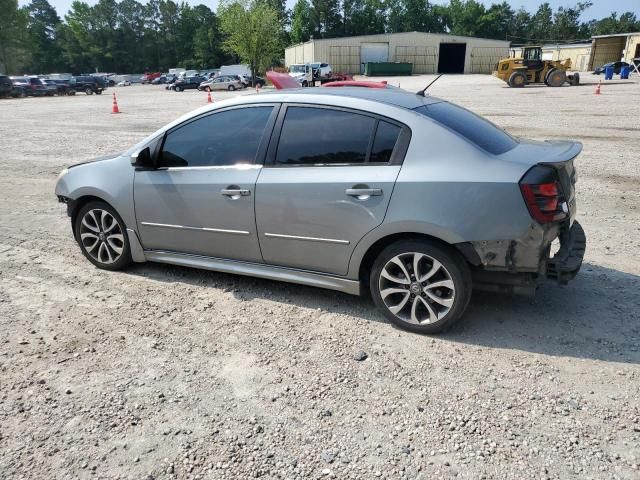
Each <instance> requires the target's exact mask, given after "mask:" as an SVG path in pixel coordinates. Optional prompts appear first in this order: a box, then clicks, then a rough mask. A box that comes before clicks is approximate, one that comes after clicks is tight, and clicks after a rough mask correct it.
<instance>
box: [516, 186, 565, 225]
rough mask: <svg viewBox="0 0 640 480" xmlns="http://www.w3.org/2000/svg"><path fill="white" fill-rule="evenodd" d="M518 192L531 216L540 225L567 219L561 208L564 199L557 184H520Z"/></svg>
mask: <svg viewBox="0 0 640 480" xmlns="http://www.w3.org/2000/svg"><path fill="white" fill-rule="evenodd" d="M520 190H521V191H522V196H523V197H524V201H525V203H526V204H527V208H528V209H529V213H530V214H531V216H532V217H533V218H534V219H535V220H537V221H538V222H540V223H550V222H557V221H559V220H564V219H565V218H567V212H565V211H564V209H563V208H562V206H563V204H564V203H565V202H564V199H563V198H562V193H561V189H560V185H559V184H558V182H552V183H540V184H529V183H521V184H520Z"/></svg>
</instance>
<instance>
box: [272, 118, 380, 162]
mask: <svg viewBox="0 0 640 480" xmlns="http://www.w3.org/2000/svg"><path fill="white" fill-rule="evenodd" d="M375 125H376V119H375V118H373V117H369V116H366V115H359V114H357V113H352V112H346V111H343V110H334V109H330V108H313V107H289V108H287V114H286V116H285V119H284V123H283V125H282V132H281V133H280V142H279V144H278V150H277V153H276V159H275V163H276V165H291V166H294V165H307V166H309V165H353V164H361V163H365V162H366V161H367V153H368V150H369V144H370V141H371V136H372V135H373V133H374V128H375Z"/></svg>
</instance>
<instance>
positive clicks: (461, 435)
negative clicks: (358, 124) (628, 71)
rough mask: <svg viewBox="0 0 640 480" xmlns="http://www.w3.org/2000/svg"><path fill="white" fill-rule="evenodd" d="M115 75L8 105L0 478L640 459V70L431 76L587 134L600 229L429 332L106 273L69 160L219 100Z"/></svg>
mask: <svg viewBox="0 0 640 480" xmlns="http://www.w3.org/2000/svg"><path fill="white" fill-rule="evenodd" d="M585 77H587V78H586V80H590V81H592V80H593V78H592V77H591V75H585V76H583V79H584V78H585ZM390 80H391V79H390ZM428 81H429V77H426V76H425V77H413V78H400V79H397V78H396V79H393V80H392V82H394V83H395V82H400V84H401V86H402V87H403V88H407V89H409V90H417V89H418V88H419V87H421V86H422V85H424V84H426V82H428ZM114 91H115V92H117V93H118V100H119V105H120V109H121V110H122V111H123V112H124V113H123V114H121V115H111V114H110V111H111V96H110V95H102V96H85V95H82V94H79V95H77V96H76V97H70V98H43V99H24V100H4V101H0V153H1V156H0V169H1V170H2V175H1V177H0V199H1V201H0V477H1V478H5V479H13V478H190V477H193V478H212V479H214V478H220V479H229V478H249V477H265V478H291V479H293V478H317V477H326V478H341V479H342V478H361V479H369V478H376V477H380V478H390V479H395V478H425V479H426V478H452V477H457V478H469V479H478V478H509V479H513V478H518V479H527V478H554V479H567V478H580V479H585V478H612V479H613V478H621V479H623V478H624V479H638V478H640V466H639V464H640V367H639V364H640V208H639V206H640V162H639V153H640V150H639V139H640V123H639V121H638V112H637V107H636V106H637V104H638V99H639V98H640V81H638V80H637V78H636V80H634V81H630V82H627V83H625V84H621V83H618V84H606V85H605V86H604V87H603V90H602V95H601V96H599V97H597V96H595V95H594V94H593V85H585V86H580V87H565V88H561V89H553V88H546V87H527V88H525V89H522V90H516V89H509V88H507V87H506V85H505V84H503V83H501V82H500V81H498V80H496V79H494V78H492V77H488V76H471V75H469V76H457V77H456V76H451V77H444V78H442V79H441V80H439V81H438V83H436V84H435V85H434V87H433V89H432V93H433V94H434V95H437V96H441V97H444V98H446V99H449V100H452V101H454V102H457V103H459V104H461V105H463V106H465V107H468V108H470V109H472V110H474V111H475V112H477V113H480V114H482V115H485V116H487V117H488V118H489V119H491V120H493V121H494V122H496V123H497V124H499V125H501V126H503V127H505V128H506V129H508V130H509V131H510V132H512V133H514V134H516V135H523V136H530V137H534V138H538V139H544V138H572V139H576V140H580V141H581V142H583V143H584V152H583V153H582V155H581V156H580V157H579V158H578V159H577V168H578V176H579V182H578V186H577V187H578V201H579V204H578V208H579V218H580V221H581V222H582V224H583V226H584V227H585V230H586V232H587V236H588V250H587V254H586V259H585V264H584V266H583V270H582V272H581V273H580V274H579V276H578V277H577V278H576V280H575V281H573V282H572V283H571V284H570V285H569V286H567V287H562V288H560V287H558V286H555V285H552V284H548V285H545V286H543V287H542V288H541V290H540V291H539V292H538V295H537V297H536V298H535V300H533V301H530V300H525V299H520V298H510V297H503V296H498V295H488V294H475V295H474V297H473V299H472V303H471V305H470V308H469V311H468V313H467V315H466V317H465V320H464V321H463V322H462V323H461V324H460V325H459V326H458V327H456V329H455V330H454V331H452V332H449V333H447V334H445V335H442V336H438V337H427V336H418V335H413V334H409V333H406V332H404V331H401V330H398V329H395V328H394V327H392V326H391V325H390V324H388V323H387V322H386V321H385V320H384V319H383V317H382V315H380V314H379V313H377V312H376V311H375V309H374V307H373V306H372V304H371V303H370V302H369V301H368V300H366V299H358V298H355V297H350V296H348V295H342V294H337V293H333V292H330V291H323V290H317V289H312V288H306V287H301V286H295V285H286V284H279V283H273V282H268V281H262V280H256V279H251V278H244V277H234V276H230V275H223V274H218V273H213V272H204V271H197V270H190V269H187V268H178V267H171V266H166V265H157V264H143V265H138V266H136V267H134V268H132V269H131V270H129V271H127V272H124V273H109V272H105V271H100V270H97V269H95V268H93V267H92V265H90V264H89V262H87V261H86V260H85V259H84V257H83V256H82V255H81V253H80V250H79V248H78V246H77V245H76V244H75V243H74V241H73V239H72V235H71V230H70V225H69V220H68V219H67V217H66V215H65V209H64V206H62V205H60V204H58V203H57V202H56V199H55V197H54V195H53V187H54V183H55V181H56V176H57V174H58V172H59V171H60V170H61V169H62V168H63V167H65V166H66V165H69V164H73V163H76V162H78V161H81V160H83V159H86V158H90V157H94V156H98V155H101V154H106V153H110V152H113V151H118V150H122V149H124V148H125V147H128V146H130V145H131V144H133V143H134V142H136V141H137V140H139V139H141V138H143V137H144V136H146V135H147V134H148V133H150V132H151V131H153V130H155V129H156V128H158V127H160V126H161V125H163V124H165V123H167V122H169V121H170V120H173V119H174V118H176V117H177V116H178V115H180V114H182V113H185V112H188V111H189V110H191V109H193V108H195V107H197V106H200V105H203V104H204V103H205V101H206V97H205V95H204V94H202V93H197V92H193V91H189V92H183V93H172V92H166V91H164V90H163V89H162V88H161V87H155V86H133V87H126V88H113V89H110V90H109V93H111V92H114ZM247 93H249V92H244V93H243V94H247ZM229 95H230V94H226V93H224V94H215V95H214V98H215V99H219V98H222V97H227V96H229ZM360 351H364V352H366V354H367V356H368V358H367V359H366V360H364V361H356V360H355V359H354V355H356V354H357V353H358V352H360Z"/></svg>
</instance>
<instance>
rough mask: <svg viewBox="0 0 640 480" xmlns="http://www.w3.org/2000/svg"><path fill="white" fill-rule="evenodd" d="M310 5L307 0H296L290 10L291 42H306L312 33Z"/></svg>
mask: <svg viewBox="0 0 640 480" xmlns="http://www.w3.org/2000/svg"><path fill="white" fill-rule="evenodd" d="M311 18H312V12H311V5H309V2H308V1H307V0H298V1H297V2H296V4H295V5H294V6H293V11H292V12H291V34H290V35H291V42H293V43H302V42H306V41H307V40H309V39H310V38H311V35H313V23H312V19H311Z"/></svg>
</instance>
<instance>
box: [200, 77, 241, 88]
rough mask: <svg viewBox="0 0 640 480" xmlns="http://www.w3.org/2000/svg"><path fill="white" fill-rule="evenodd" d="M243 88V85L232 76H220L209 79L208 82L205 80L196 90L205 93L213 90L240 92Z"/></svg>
mask: <svg viewBox="0 0 640 480" xmlns="http://www.w3.org/2000/svg"><path fill="white" fill-rule="evenodd" d="M242 88H244V84H243V83H242V82H241V81H240V79H239V78H236V77H234V76H230V75H227V76H222V77H216V78H211V79H209V80H205V81H204V82H202V83H201V84H200V86H199V87H198V90H204V91H206V92H211V91H213V90H230V91H234V90H240V89H242Z"/></svg>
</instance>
